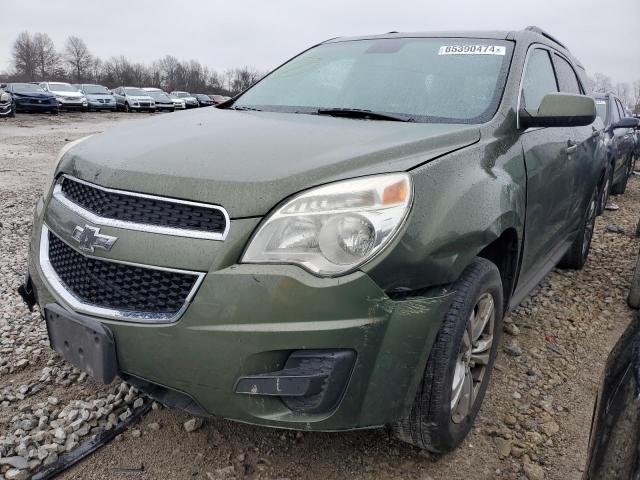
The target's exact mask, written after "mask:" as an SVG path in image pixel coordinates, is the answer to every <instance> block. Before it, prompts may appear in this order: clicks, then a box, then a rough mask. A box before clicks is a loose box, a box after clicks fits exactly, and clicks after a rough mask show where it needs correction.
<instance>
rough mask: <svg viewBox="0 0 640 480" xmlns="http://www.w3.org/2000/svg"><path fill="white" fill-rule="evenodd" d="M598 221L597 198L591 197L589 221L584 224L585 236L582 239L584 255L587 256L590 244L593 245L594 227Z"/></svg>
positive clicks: (588, 213)
mask: <svg viewBox="0 0 640 480" xmlns="http://www.w3.org/2000/svg"><path fill="white" fill-rule="evenodd" d="M595 223H596V199H595V195H594V198H592V199H591V201H590V202H589V210H588V212H587V221H586V224H585V226H584V237H583V239H582V256H583V257H584V256H586V255H587V253H588V252H589V246H590V245H591V238H593V229H594V227H595Z"/></svg>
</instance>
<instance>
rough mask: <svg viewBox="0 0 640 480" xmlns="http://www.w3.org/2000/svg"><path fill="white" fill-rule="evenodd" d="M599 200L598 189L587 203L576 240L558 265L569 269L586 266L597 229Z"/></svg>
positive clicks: (578, 268)
mask: <svg viewBox="0 0 640 480" xmlns="http://www.w3.org/2000/svg"><path fill="white" fill-rule="evenodd" d="M597 201H598V191H597V190H596V191H595V192H593V194H592V195H591V199H590V200H589V203H588V204H587V211H586V212H585V213H584V217H583V219H582V227H581V228H580V231H579V232H578V234H577V235H576V238H575V240H574V241H573V243H572V244H571V247H569V250H567V253H565V254H564V256H563V257H562V259H561V260H560V262H559V263H558V267H560V268H564V269H569V270H581V269H582V267H584V264H585V262H586V261H587V257H588V256H589V250H590V248H591V240H592V239H593V231H594V229H595V223H596V216H597V213H596V212H597V210H598V206H597Z"/></svg>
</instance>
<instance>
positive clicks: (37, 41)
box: [33, 32, 64, 80]
mask: <svg viewBox="0 0 640 480" xmlns="http://www.w3.org/2000/svg"><path fill="white" fill-rule="evenodd" d="M33 44H34V47H35V50H36V59H37V60H36V64H37V67H38V75H39V76H40V80H46V79H47V77H50V76H54V77H59V76H60V74H61V73H62V75H63V76H64V73H63V72H60V56H59V55H58V52H56V46H55V45H54V44H53V40H51V37H50V36H49V35H47V34H46V33H40V32H38V33H36V34H35V35H34V36H33Z"/></svg>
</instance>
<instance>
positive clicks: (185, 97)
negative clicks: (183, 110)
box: [170, 91, 200, 108]
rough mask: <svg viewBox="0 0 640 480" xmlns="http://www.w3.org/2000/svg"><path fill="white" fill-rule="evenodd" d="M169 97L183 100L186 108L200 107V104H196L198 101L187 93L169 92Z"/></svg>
mask: <svg viewBox="0 0 640 480" xmlns="http://www.w3.org/2000/svg"><path fill="white" fill-rule="evenodd" d="M170 95H175V96H176V98H180V99H182V100H184V103H185V104H186V106H187V108H198V107H199V106H200V104H199V103H198V99H197V98H196V97H194V96H193V95H191V94H190V93H189V92H181V91H175V92H171V93H170Z"/></svg>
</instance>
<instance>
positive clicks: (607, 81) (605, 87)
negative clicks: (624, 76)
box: [593, 73, 613, 93]
mask: <svg viewBox="0 0 640 480" xmlns="http://www.w3.org/2000/svg"><path fill="white" fill-rule="evenodd" d="M593 81H594V85H593V91H594V92H598V93H605V92H610V91H611V90H613V84H612V83H611V78H610V77H608V76H607V75H604V74H603V73H596V74H595V75H594V76H593Z"/></svg>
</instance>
